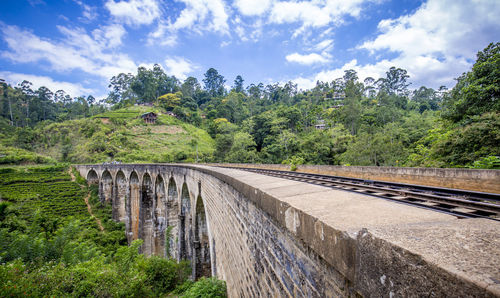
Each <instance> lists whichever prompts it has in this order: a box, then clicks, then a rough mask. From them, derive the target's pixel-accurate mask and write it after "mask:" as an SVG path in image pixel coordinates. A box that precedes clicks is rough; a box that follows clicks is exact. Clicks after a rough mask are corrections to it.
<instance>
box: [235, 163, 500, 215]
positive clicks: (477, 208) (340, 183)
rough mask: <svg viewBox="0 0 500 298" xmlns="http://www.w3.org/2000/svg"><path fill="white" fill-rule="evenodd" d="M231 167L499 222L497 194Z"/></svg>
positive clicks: (498, 196)
mask: <svg viewBox="0 0 500 298" xmlns="http://www.w3.org/2000/svg"><path fill="white" fill-rule="evenodd" d="M230 168H232V169H239V170H245V171H251V172H255V173H259V174H264V175H269V176H274V177H279V178H285V179H291V180H297V181H302V182H307V183H311V184H316V185H321V186H326V187H331V188H334V189H341V190H346V191H351V192H357V193H363V194H365V195H370V196H374V197H378V198H383V199H386V200H391V201H396V202H399V203H403V204H408V205H412V206H417V207H420V208H425V209H431V210H434V211H439V212H443V213H447V214H451V215H454V216H457V217H459V218H487V219H491V220H496V221H500V194H496V193H486V192H477V191H468V190H461V189H452V188H442V187H432V186H423V185H413V184H404V183H393V182H384V181H376V180H365V179H357V178H349V177H339V176H329V175H320V174H310V173H301V172H291V171H279V170H267V169H256V168H241V167H237V168H234V167H230Z"/></svg>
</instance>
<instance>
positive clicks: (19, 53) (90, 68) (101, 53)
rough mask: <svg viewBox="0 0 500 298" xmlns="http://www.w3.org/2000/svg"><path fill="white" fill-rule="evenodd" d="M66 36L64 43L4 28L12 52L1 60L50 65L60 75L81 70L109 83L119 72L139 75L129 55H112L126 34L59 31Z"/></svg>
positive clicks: (104, 30) (117, 29) (108, 29)
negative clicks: (90, 33) (113, 49)
mask: <svg viewBox="0 0 500 298" xmlns="http://www.w3.org/2000/svg"><path fill="white" fill-rule="evenodd" d="M57 28H58V29H59V31H60V32H61V33H62V34H63V35H64V38H63V39H62V40H60V41H53V40H50V39H47V38H40V37H38V36H36V35H35V34H33V33H32V32H30V31H26V30H22V29H20V28H18V27H17V26H2V27H0V31H1V32H2V35H3V38H4V40H5V41H6V43H7V45H8V48H9V50H5V51H3V52H1V53H0V54H1V56H3V57H5V58H8V59H10V60H12V61H14V62H17V63H34V62H41V61H44V62H47V63H48V64H49V68H50V69H53V70H55V71H58V72H67V71H71V70H81V71H84V72H86V73H89V74H91V75H98V76H102V77H104V78H105V79H109V78H110V77H111V76H113V75H116V74H118V73H119V72H135V70H136V68H137V67H136V64H135V63H134V61H132V60H131V59H130V58H129V57H128V56H127V55H125V54H121V53H115V52H113V51H111V49H112V48H113V47H116V46H117V45H118V44H120V43H121V37H122V36H123V34H124V31H123V30H122V29H120V27H119V26H118V27H116V26H114V25H111V26H107V27H102V28H100V29H98V30H95V31H94V32H93V36H91V35H89V34H87V33H86V31H85V30H84V29H81V28H75V29H71V28H67V27H64V26H58V27H57Z"/></svg>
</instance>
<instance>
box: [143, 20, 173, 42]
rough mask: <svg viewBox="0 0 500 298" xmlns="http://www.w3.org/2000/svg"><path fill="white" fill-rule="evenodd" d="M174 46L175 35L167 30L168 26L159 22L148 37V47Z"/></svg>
mask: <svg viewBox="0 0 500 298" xmlns="http://www.w3.org/2000/svg"><path fill="white" fill-rule="evenodd" d="M158 44H159V45H162V46H175V45H176V44H177V34H176V33H175V32H174V31H173V30H171V29H170V28H169V24H167V23H165V22H163V21H160V22H159V23H158V26H157V27H156V30H155V31H153V32H150V33H149V35H148V45H150V46H152V45H158Z"/></svg>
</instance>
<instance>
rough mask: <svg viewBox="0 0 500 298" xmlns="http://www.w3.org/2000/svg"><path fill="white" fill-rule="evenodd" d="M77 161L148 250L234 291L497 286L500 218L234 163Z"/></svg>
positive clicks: (377, 292) (345, 292)
mask: <svg viewBox="0 0 500 298" xmlns="http://www.w3.org/2000/svg"><path fill="white" fill-rule="evenodd" d="M76 168H77V169H78V170H79V172H80V173H81V175H82V176H83V177H85V178H87V180H88V181H89V183H99V185H100V187H99V189H100V191H101V199H102V200H103V202H105V201H109V200H111V201H112V202H111V203H112V204H113V205H112V206H113V216H114V218H115V220H120V221H123V222H125V224H126V230H127V236H128V239H129V241H132V240H134V239H138V238H140V239H143V240H144V244H143V246H142V248H141V249H142V252H143V253H145V254H147V255H150V254H157V255H163V256H168V257H172V258H174V259H177V260H180V259H188V260H191V263H192V268H193V278H198V277H201V276H211V275H212V276H217V277H218V278H221V279H224V280H226V282H227V286H228V292H229V295H230V297H270V296H271V297H286V296H294V297H350V296H364V297H407V296H409V297H421V296H431V297H442V296H448V297H493V296H500V237H498V235H500V223H499V222H494V221H489V220H484V219H473V220H471V219H457V218H455V217H453V216H450V215H445V214H441V213H437V212H433V211H429V210H424V209H420V208H416V207H411V206H406V205H402V204H397V203H394V202H389V201H386V200H383V199H379V198H374V197H369V196H366V195H362V194H357V193H352V192H346V191H340V190H332V189H330V188H325V187H322V186H317V185H310V184H306V183H302V182H297V181H290V180H284V179H280V178H275V177H268V176H263V175H259V174H255V173H250V172H244V171H240V170H236V169H225V168H215V167H210V166H199V165H187V164H186V165H167V164H154V165H147V164H144V165H142V164H135V165H123V164H118V165H78V166H76ZM108 174H109V176H108ZM110 177H111V182H110ZM167 231H168V234H166V232H167Z"/></svg>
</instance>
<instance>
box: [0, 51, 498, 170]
mask: <svg viewBox="0 0 500 298" xmlns="http://www.w3.org/2000/svg"><path fill="white" fill-rule="evenodd" d="M499 49H500V43H498V42H496V43H492V44H490V45H489V46H488V47H487V48H485V49H484V50H483V51H481V52H479V53H478V55H477V61H476V63H475V64H474V66H473V68H472V69H471V71H469V72H467V73H465V74H463V75H462V76H461V77H460V78H459V79H458V82H457V85H456V86H455V87H454V88H453V89H452V90H450V91H448V90H447V89H446V87H444V86H441V87H440V88H439V89H438V90H434V89H432V88H428V87H425V86H421V87H419V88H416V89H415V90H413V91H410V90H409V89H408V87H409V85H410V84H409V82H408V81H409V75H408V73H407V71H406V70H404V69H401V68H397V67H395V66H393V67H390V68H389V69H388V71H387V72H386V74H385V76H383V77H381V78H370V77H369V78H366V79H364V81H360V80H359V78H358V75H357V73H356V71H354V70H346V71H345V74H344V75H343V76H342V77H341V78H337V79H335V80H333V81H331V82H317V84H316V86H315V87H314V88H312V89H310V90H305V91H302V90H298V88H297V85H296V84H294V83H293V82H287V83H285V84H281V85H280V84H268V85H264V84H262V83H257V84H250V85H249V86H248V87H247V88H246V89H245V88H244V86H243V83H244V80H243V78H242V77H241V76H238V77H237V78H236V80H235V81H234V87H233V88H232V89H231V90H230V91H229V92H227V90H225V87H224V82H225V79H224V77H223V76H222V75H221V74H219V72H218V71H217V70H216V69H213V68H211V69H209V70H208V71H207V72H206V73H205V78H204V80H203V83H204V86H203V87H204V88H202V86H201V85H200V84H199V82H198V80H197V79H196V78H194V77H189V78H187V79H186V80H185V81H184V82H183V83H182V84H181V82H179V81H178V80H177V79H176V78H175V77H169V76H168V75H166V74H165V73H164V71H163V70H162V69H161V67H160V66H158V65H155V66H154V67H153V68H152V69H147V68H145V67H139V68H138V70H137V73H136V74H135V75H132V74H119V75H117V76H114V77H112V78H111V81H110V85H109V87H110V88H111V90H112V91H111V92H110V94H109V96H108V98H107V102H108V103H110V104H112V106H111V108H110V110H109V111H104V113H101V114H99V113H94V111H96V112H97V111H98V108H97V106H98V105H94V104H93V103H95V99H94V98H93V97H89V98H88V99H86V100H85V99H78V100H77V102H79V103H78V104H77V105H75V106H74V107H75V110H77V112H73V111H66V112H61V111H60V110H58V109H59V108H61V107H55V106H57V104H55V103H54V102H53V98H57V102H65V100H66V99H67V98H66V97H65V96H64V94H62V93H61V92H58V93H56V94H55V95H51V92H50V90H48V89H46V88H40V89H39V90H37V91H36V92H35V91H33V90H31V89H30V84H29V83H28V82H26V83H24V82H23V84H22V86H21V88H20V89H19V88H17V89H16V88H12V87H11V86H9V85H8V84H5V83H2V84H0V87H1V88H2V92H3V93H2V94H1V95H0V97H1V99H6V100H4V101H3V103H4V104H3V105H0V116H1V117H0V137H2V141H1V142H0V143H1V144H3V145H4V146H9V147H8V148H9V150H11V151H12V150H13V149H10V148H12V147H18V148H24V149H29V150H33V151H34V152H37V153H43V154H44V155H47V156H50V157H51V158H52V159H53V160H57V161H66V162H74V163H96V162H106V161H113V160H117V161H121V162H194V161H202V162H214V161H215V162H238V163H240V162H243V163H247V162H252V163H282V162H283V161H288V160H289V159H290V158H291V157H294V156H295V157H300V158H303V159H304V163H307V164H331V165H339V164H349V165H371V166H377V165H385V166H415V167H418V166H425V167H428V166H433V167H459V166H460V167H468V166H473V164H474V163H475V162H476V161H478V162H479V160H482V159H483V158H486V157H488V156H498V150H497V148H498V145H497V144H498V139H499V136H498V129H497V128H496V126H497V124H496V123H497V122H498V117H499V115H500V101H499V97H500V88H499V87H498V86H500V70H499V69H500V50H499ZM30 90H31V91H30ZM30 94H31V95H30ZM70 101H71V100H70ZM41 102H44V103H47V105H41V104H40V103H41ZM12 103H14V105H12ZM54 104H55V105H54ZM89 104H90V106H92V107H94V108H95V109H94V110H91V109H90V107H89ZM141 104H147V105H141ZM152 104H155V106H153V105H152ZM66 105H69V103H67V104H63V105H62V106H66ZM85 106H87V107H88V108H87V109H85V108H84V107H85ZM20 107H21V108H20ZM26 107H28V108H29V109H26V110H25V108H26ZM31 107H34V108H35V107H36V108H35V109H36V110H37V113H38V114H37V115H36V117H35V115H33V117H31V116H30V115H29V111H32V110H31ZM101 109H102V106H101ZM28 110H29V111H28ZM166 110H168V111H173V112H174V113H175V114H176V116H175V117H174V116H171V115H168V114H166ZM41 112H43V116H42V114H41ZM89 112H91V114H92V115H94V116H92V118H91V119H88V118H86V119H80V120H72V121H66V120H68V119H76V118H81V117H82V116H88V114H89ZM145 112H155V113H156V114H157V115H158V119H157V122H156V124H147V123H145V122H144V121H143V120H142V119H141V118H140V117H139V116H140V115H141V114H143V113H145ZM23 113H24V114H26V115H27V116H22V115H24V114H23ZM75 113H76V114H75ZM30 119H33V121H31V120H30ZM54 122H57V123H54ZM207 132H208V134H207ZM6 148H7V147H6ZM34 154H35V153H31V152H28V151H24V152H13V153H12V154H4V155H5V156H2V155H1V153H0V162H2V158H4V159H5V160H4V162H8V163H25V162H48V161H45V160H43V159H37V158H39V157H37V156H33V155H34Z"/></svg>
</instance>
